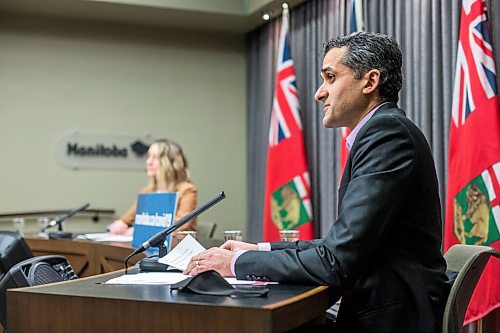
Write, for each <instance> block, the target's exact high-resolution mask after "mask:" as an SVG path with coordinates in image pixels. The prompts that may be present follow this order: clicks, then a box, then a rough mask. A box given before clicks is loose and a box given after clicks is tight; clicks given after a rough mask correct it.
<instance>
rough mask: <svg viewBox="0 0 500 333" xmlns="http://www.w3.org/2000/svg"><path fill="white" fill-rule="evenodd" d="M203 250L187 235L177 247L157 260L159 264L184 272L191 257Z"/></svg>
mask: <svg viewBox="0 0 500 333" xmlns="http://www.w3.org/2000/svg"><path fill="white" fill-rule="evenodd" d="M204 250H205V248H204V247H203V246H202V245H201V244H200V243H198V241H196V239H194V238H193V237H192V236H191V235H187V236H186V237H185V238H184V239H183V240H182V241H181V242H180V243H179V244H177V246H176V247H175V248H174V249H173V250H172V251H170V252H169V253H167V255H166V256H163V257H161V258H160V259H158V262H159V263H161V264H166V265H170V266H173V267H175V268H177V269H180V270H181V271H183V270H185V269H186V268H187V266H188V264H189V261H190V260H191V258H192V257H194V256H195V255H197V254H198V253H200V252H202V251H204Z"/></svg>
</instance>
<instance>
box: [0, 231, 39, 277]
mask: <svg viewBox="0 0 500 333" xmlns="http://www.w3.org/2000/svg"><path fill="white" fill-rule="evenodd" d="M32 257H33V253H32V252H31V249H30V248H29V247H28V244H26V242H25V241H24V238H23V237H22V236H21V235H20V234H19V233H17V232H11V231H0V280H1V279H2V278H3V277H4V276H5V274H7V272H8V271H9V269H11V268H12V267H13V266H14V265H15V264H17V263H20V262H21V261H23V260H26V259H29V258H32Z"/></svg>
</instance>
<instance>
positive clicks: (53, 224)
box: [43, 203, 90, 231]
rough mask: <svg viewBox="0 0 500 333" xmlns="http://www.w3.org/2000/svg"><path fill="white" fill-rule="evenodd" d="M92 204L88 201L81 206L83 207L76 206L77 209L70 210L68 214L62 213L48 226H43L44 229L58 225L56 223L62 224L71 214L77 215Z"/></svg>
mask: <svg viewBox="0 0 500 333" xmlns="http://www.w3.org/2000/svg"><path fill="white" fill-rule="evenodd" d="M89 206H90V203H86V204H85V205H83V206H81V207H78V208H75V209H72V210H70V211H69V212H67V213H66V214H63V215H60V216H58V217H56V218H55V219H53V220H52V221H50V222H49V223H48V224H47V225H46V226H45V228H43V230H44V231H45V230H47V229H49V228H52V227H53V226H56V225H61V223H62V222H64V221H66V220H67V219H69V218H70V217H71V216H73V215H75V214H76V213H79V212H81V211H83V210H85V209H87V208H88V207H89Z"/></svg>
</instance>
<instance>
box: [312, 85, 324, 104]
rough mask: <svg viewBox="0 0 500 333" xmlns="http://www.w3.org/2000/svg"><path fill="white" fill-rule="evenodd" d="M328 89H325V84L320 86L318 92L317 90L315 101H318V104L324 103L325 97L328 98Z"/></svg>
mask: <svg viewBox="0 0 500 333" xmlns="http://www.w3.org/2000/svg"><path fill="white" fill-rule="evenodd" d="M326 95H327V94H326V89H325V88H324V87H323V84H322V85H321V86H319V88H318V90H316V93H315V94H314V99H315V100H317V101H318V102H322V101H323V100H324V99H325V97H326Z"/></svg>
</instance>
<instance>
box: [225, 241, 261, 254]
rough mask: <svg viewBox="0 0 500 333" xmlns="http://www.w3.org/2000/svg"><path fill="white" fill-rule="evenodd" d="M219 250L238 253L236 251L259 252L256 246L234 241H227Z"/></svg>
mask: <svg viewBox="0 0 500 333" xmlns="http://www.w3.org/2000/svg"><path fill="white" fill-rule="evenodd" d="M220 248H221V249H225V250H230V251H238V250H248V251H259V246H258V245H257V244H251V243H245V242H239V241H235V240H229V241H227V242H225V243H224V244H222V245H221V246H220Z"/></svg>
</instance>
